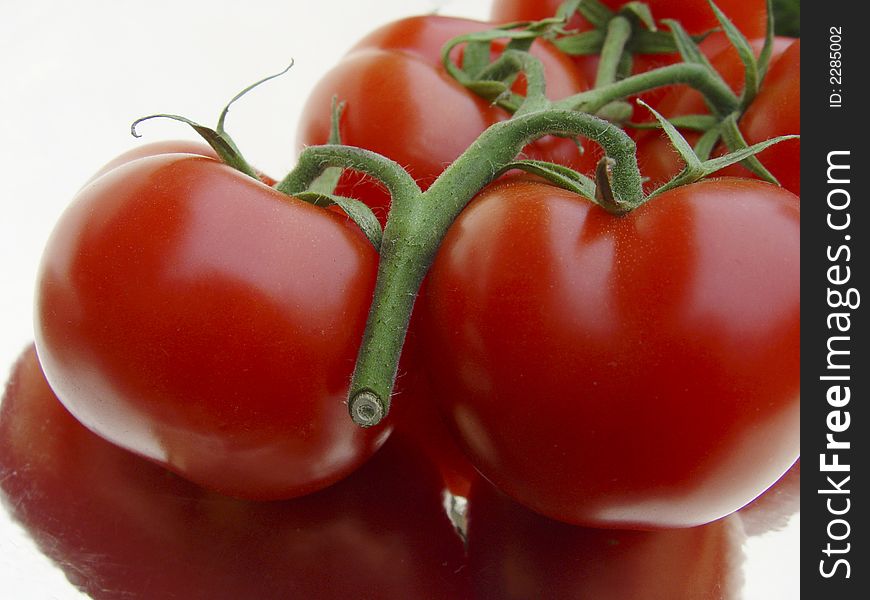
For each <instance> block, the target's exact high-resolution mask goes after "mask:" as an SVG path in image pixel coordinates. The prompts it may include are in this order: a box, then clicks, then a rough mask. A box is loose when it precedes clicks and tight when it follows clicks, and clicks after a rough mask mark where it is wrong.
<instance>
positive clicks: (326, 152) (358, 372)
mask: <svg viewBox="0 0 870 600" xmlns="http://www.w3.org/2000/svg"><path fill="white" fill-rule="evenodd" d="M545 135H567V136H583V137H587V138H589V139H592V140H594V141H596V142H597V143H599V144H601V146H602V147H603V148H604V150H605V153H606V155H607V156H608V157H609V160H608V161H607V163H606V166H607V177H608V190H609V191H608V195H609V196H612V199H613V202H612V203H610V204H609V205H606V206H605V208H609V209H613V211H614V212H618V213H624V212H626V211H627V210H630V209H631V208H632V207H635V206H638V205H639V204H640V203H641V202H643V190H642V185H641V177H640V171H639V170H638V167H637V159H636V158H635V145H634V142H633V141H632V140H631V138H629V137H628V135H626V134H625V132H624V131H622V130H621V129H619V128H618V127H615V126H614V125H613V124H612V123H608V122H607V121H604V120H603V119H600V118H598V117H595V116H593V115H590V114H586V113H579V112H576V111H571V110H554V109H549V108H548V109H543V110H537V111H533V112H529V113H525V114H520V115H517V116H515V117H514V118H513V119H511V120H509V121H504V122H501V123H497V124H495V125H493V126H491V127H490V128H489V129H487V130H486V131H484V132H483V134H481V136H480V137H479V138H478V139H477V140H476V141H475V143H474V144H473V145H472V146H471V147H470V148H469V149H468V150H466V151H465V152H464V153H463V154H462V155H461V156H460V157H459V158H458V159H456V161H454V162H453V163H452V164H451V165H450V166H449V167H447V169H446V170H445V171H444V172H443V173H442V174H441V176H440V177H439V178H438V179H437V180H436V181H435V183H434V184H432V186H431V187H430V188H429V189H428V190H427V191H425V192H421V191H420V190H419V188H417V187H416V185H414V187H413V188H411V185H410V184H408V181H407V180H408V179H410V176H408V175H407V174H406V173H404V171H402V173H404V175H398V173H394V172H393V171H392V170H391V169H392V167H391V168H390V169H386V167H385V165H386V164H387V163H389V162H391V161H386V159H379V160H377V161H375V162H374V163H373V164H365V165H363V163H362V162H361V161H360V158H361V157H363V156H364V157H366V160H368V159H370V158H371V156H369V155H370V154H371V153H367V152H365V151H361V150H359V149H356V148H346V147H341V146H332V147H311V148H308V149H306V150H305V151H304V152H303V153H302V155H301V156H300V164H299V166H298V167H297V169H296V170H295V171H294V172H293V173H291V174H290V175H288V177H287V178H286V179H285V180H284V182H282V183H281V184H280V186H279V187H282V188H285V189H287V190H288V191H291V192H292V190H294V189H297V188H299V187H302V186H304V185H305V184H306V182H307V181H309V180H311V178H313V177H316V176H317V175H318V174H319V173H320V172H321V171H322V169H324V168H325V166H326V165H327V163H328V165H329V166H336V165H339V164H343V165H344V166H347V167H350V168H356V169H358V170H363V172H365V173H367V174H369V175H372V176H375V177H378V178H379V179H381V180H382V181H383V182H384V183H385V184H386V185H387V187H388V188H389V189H390V190H391V192H392V191H393V190H394V189H395V190H396V191H397V192H399V193H397V194H393V199H392V207H391V209H390V215H389V218H388V220H387V225H386V227H385V229H384V236H383V242H382V244H381V249H380V252H381V261H380V264H379V266H378V277H377V283H376V285H375V292H374V299H373V301H372V304H371V309H370V311H369V317H368V321H367V323H366V329H365V333H364V334H363V339H362V343H361V345H360V350H359V354H358V356H357V363H356V368H355V370H354V374H353V378H352V381H351V385H350V391H349V397H348V409H349V412H350V414H351V418H353V420H354V421H355V422H356V423H357V424H358V425H361V426H363V427H371V426H373V425H376V424H377V423H378V422H380V420H381V419H383V417H385V416H386V415H387V413H388V412H389V408H390V397H391V395H392V391H393V386H394V384H395V379H396V374H397V370H398V364H399V357H400V355H401V351H402V346H403V345H404V340H405V335H406V333H407V329H408V324H409V323H410V319H411V311H412V310H413V307H414V300H415V298H416V295H417V293H418V291H419V289H420V285H421V284H422V281H423V278H424V276H425V275H426V273H427V272H428V270H429V268H430V266H431V265H432V262H433V261H434V259H435V254H436V252H437V250H438V247H439V245H440V244H441V240H442V239H443V238H444V236H445V235H446V233H447V230H448V228H449V227H450V225H451V224H452V223H453V221H454V219H455V218H456V217H457V216H458V215H459V213H460V212H461V211H462V209H463V208H464V207H465V205H466V204H467V203H468V202H469V201H470V200H471V198H473V197H474V196H475V195H476V194H477V193H478V192H479V191H480V190H481V189H482V188H483V187H484V186H486V185H487V184H488V183H490V182H491V181H492V180H493V179H495V178H496V177H497V176H498V174H499V173H500V172H501V170H502V169H504V168H505V167H507V166H508V165H510V164H511V163H512V162H513V160H514V159H515V157H516V156H517V155H518V154H520V152H521V151H522V149H523V148H524V147H525V146H526V145H528V144H529V143H531V142H532V141H534V140H536V139H538V138H540V137H542V136H545ZM361 152H362V153H364V154H363V155H361V154H360V153H361ZM385 161H386V162H385ZM392 164H393V165H395V163H392ZM361 166H362V167H363V168H360V167H361ZM395 166H396V167H398V166H397V165H395ZM385 169H386V170H385ZM379 175H388V176H389V178H390V179H389V180H388V179H386V178H382V177H381V176H379Z"/></svg>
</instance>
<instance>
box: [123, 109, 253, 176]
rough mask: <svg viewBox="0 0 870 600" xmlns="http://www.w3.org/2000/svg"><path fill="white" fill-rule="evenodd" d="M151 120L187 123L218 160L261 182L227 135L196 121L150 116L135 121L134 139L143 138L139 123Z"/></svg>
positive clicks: (132, 132)
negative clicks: (138, 127)
mask: <svg viewBox="0 0 870 600" xmlns="http://www.w3.org/2000/svg"><path fill="white" fill-rule="evenodd" d="M150 119H172V120H173V121H180V122H181V123H186V124H188V125H190V126H191V127H192V128H193V130H194V131H196V132H197V133H198V134H199V135H200V136H201V137H202V139H204V140H205V141H206V142H207V143H208V145H209V146H211V147H212V149H214V151H215V152H216V153H217V155H218V158H220V159H221V162H223V163H224V164H226V165H229V166H230V167H232V168H234V169H236V170H237V171H241V172H242V173H244V174H245V175H249V176H251V177H253V178H254V179H256V180H257V181H259V180H260V176H259V175H258V174H257V171H256V170H254V168H253V167H252V166H251V165H249V164H248V162H247V161H246V160H245V159H244V158H243V157H242V155H241V154H240V153H239V150H238V148H236V145H235V143H233V141H232V140H230V139H228V138H227V136H226V135H221V134H219V133H218V132H217V131H215V130H214V129H212V128H211V127H206V126H205V125H200V124H199V123H196V122H194V121H191V120H190V119H188V118H187V117H182V116H180V115H169V114H157V115H148V116H147V117H141V118H139V119H136V120H135V121H133V124H132V125H131V126H130V133H131V134H133V137H142V136H141V134H140V133H139V132H138V131H136V127H137V126H138V125H139V123H142V122H143V121H148V120H150Z"/></svg>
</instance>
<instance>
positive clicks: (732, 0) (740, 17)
mask: <svg viewBox="0 0 870 600" xmlns="http://www.w3.org/2000/svg"><path fill="white" fill-rule="evenodd" d="M560 4H562V0H496V2H495V3H494V4H493V7H492V20H493V21H495V22H497V23H506V22H510V21H527V20H539V19H543V18H546V17H551V16H553V15H555V14H556V9H557V8H558V7H559V5H560ZM604 4H605V5H607V6H608V7H609V8H611V9H613V10H618V9H619V7H620V6H622V5H623V4H626V0H604ZM645 4H647V5H649V7H650V9H651V10H652V15H653V17H654V18H655V19H656V20H657V21H661V20H662V19H676V20H677V21H679V22H680V23H682V25H683V27H684V28H685V29H686V31H688V32H689V33H691V34H700V33H704V32H707V31H710V30H712V29H716V28H719V27H720V25H719V21H718V20H716V16H715V14H714V13H713V11H712V10H711V8H710V5H709V3H708V2H707V0H647V1H646V2H645ZM716 5H717V6H718V7H719V8H720V9H721V10H722V12H724V13H725V14H726V15H728V18H729V19H731V21H732V22H733V23H734V25H736V26H737V28H738V29H740V31H741V32H743V35H745V36H746V37H748V38H756V37H762V36H764V32H765V29H766V15H767V9H766V3H765V0H718V1H717V2H716ZM569 25H570V27H571V28H573V29H578V30H581V31H585V30H588V29H591V28H592V26H591V25H590V24H589V23H588V22H587V21H586V20H585V19H583V18H582V17H579V16H578V17H575V18H574V19H573V20H572V21H571V23H570V24H569ZM663 29H664V28H663ZM665 30H666V29H665ZM723 38H725V36H724V34H722V33H715V34H712V35H711V36H709V37H708V38H707V40H705V41H706V42H707V45H705V46H702V49H705V48H707V47H710V48H721V47H722V44H723V43H724V42H722V41H721V40H722V39H723ZM679 59H680V57H679V54H676V53H674V54H654V55H653V54H650V55H642V54H639V55H636V56H635V57H634V72H635V73H643V72H645V71H649V70H650V69H654V68H656V67H661V66H665V65H669V64H673V63H675V62H678V61H679ZM575 62H576V63H577V65H578V66H579V67H580V71H581V72H582V73H583V74H584V76H585V77H586V78H587V79H588V80H589V81H595V72H596V69H597V68H598V57H597V56H577V57H575ZM658 97H659V93H658V92H652V93H645V94H644V99H646V100H647V101H648V102H650V103H654V102H655V100H656V99H657V98H658Z"/></svg>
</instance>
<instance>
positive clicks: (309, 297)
mask: <svg viewBox="0 0 870 600" xmlns="http://www.w3.org/2000/svg"><path fill="white" fill-rule="evenodd" d="M376 263H377V254H376V252H375V250H374V248H373V247H372V246H371V244H370V243H369V242H368V240H367V239H366V238H365V237H364V235H363V234H362V232H361V231H360V230H359V229H358V228H357V227H356V226H355V225H354V224H353V223H352V222H350V221H349V220H348V219H347V218H346V217H345V216H343V215H339V214H337V213H335V212H332V211H325V210H322V209H320V208H317V207H314V206H311V205H309V204H305V203H303V202H300V201H297V200H294V199H292V198H290V197H288V196H285V195H283V194H280V193H278V192H277V191H275V190H274V189H272V188H270V187H268V186H266V185H263V184H262V183H260V182H258V181H256V180H254V179H252V178H250V177H247V176H245V175H243V174H241V173H239V172H237V171H234V170H233V169H231V168H230V167H227V166H226V165H223V164H221V163H220V162H218V161H216V160H213V159H211V158H206V157H202V156H192V155H190V154H163V155H158V156H151V157H146V158H140V159H138V160H133V161H131V162H128V163H126V164H123V165H121V166H119V167H117V168H115V169H113V170H111V171H110V172H108V173H105V174H103V175H102V176H100V177H99V178H97V179H96V180H94V181H92V182H91V183H90V184H88V185H86V186H85V187H84V188H83V189H82V190H81V191H80V192H79V194H78V196H77V197H76V199H75V200H74V202H73V203H72V204H71V206H70V207H69V208H68V209H67V211H66V212H65V213H64V215H63V217H62V218H61V220H60V222H59V223H58V225H57V227H56V229H55V231H54V233H53V234H52V237H51V239H50V240H49V243H48V246H47V248H46V251H45V254H44V258H43V263H42V266H41V271H40V274H39V279H38V288H37V297H36V310H35V313H36V318H35V321H36V322H35V330H36V338H37V342H36V345H37V349H38V351H39V355H40V360H41V361H42V364H43V366H44V368H45V371H46V374H47V376H48V379H49V381H50V382H51V385H52V387H53V388H54V389H55V391H56V392H57V394H58V396H59V397H60V398H61V400H62V401H63V402H64V404H65V405H66V406H67V407H68V408H69V410H70V411H71V412H72V413H73V414H74V415H75V416H76V417H77V418H78V419H80V420H81V421H82V422H83V423H84V424H85V425H86V426H87V427H89V428H91V429H92V430H94V431H95V432H97V433H99V434H100V435H102V436H104V437H105V438H107V439H108V440H110V441H112V442H114V443H116V444H118V445H121V446H123V447H125V448H127V449H129V450H132V451H133V452H136V453H137V454H140V455H142V456H145V457H147V458H149V459H151V460H154V461H157V462H159V463H161V464H164V465H166V466H167V467H169V468H170V469H172V470H174V471H176V472H177V473H180V474H182V475H184V476H185V477H188V478H190V479H191V480H193V481H195V482H197V483H200V484H202V485H205V486H207V487H210V488H212V489H215V490H218V491H222V492H225V493H228V494H233V495H239V496H244V497H253V498H279V497H291V496H298V495H301V494H305V493H308V492H311V491H314V490H316V489H320V488H322V487H325V486H327V485H329V484H331V483H334V482H335V481H337V480H338V479H340V478H342V477H344V476H345V475H347V474H348V473H349V472H351V471H352V470H354V469H355V468H357V467H358V466H359V465H360V464H361V463H362V462H363V461H365V460H366V459H367V458H368V457H369V456H370V455H371V454H372V453H373V452H374V451H375V449H376V448H377V447H378V446H379V445H380V444H381V443H382V442H383V440H384V439H385V436H386V435H387V434H388V433H389V428H388V427H387V428H384V429H379V430H377V431H366V430H363V429H360V428H359V427H357V426H355V425H354V424H353V423H352V422H351V421H350V419H349V418H348V415H347V407H346V404H345V399H346V393H347V386H348V383H349V380H350V374H351V370H352V369H353V364H354V360H355V358H356V353H357V350H358V348H359V343H360V339H361V336H362V331H363V327H364V324H365V319H366V315H367V312H368V307H369V304H370V302H371V297H372V290H373V286H374V280H375V271H376Z"/></svg>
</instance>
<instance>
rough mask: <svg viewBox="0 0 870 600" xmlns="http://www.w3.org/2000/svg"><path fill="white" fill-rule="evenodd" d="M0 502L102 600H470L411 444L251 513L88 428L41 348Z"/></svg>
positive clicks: (459, 552) (14, 417) (437, 496)
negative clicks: (46, 365)
mask: <svg viewBox="0 0 870 600" xmlns="http://www.w3.org/2000/svg"><path fill="white" fill-rule="evenodd" d="M0 498H2V499H3V500H5V504H6V506H8V507H9V510H10V511H11V512H12V515H13V516H14V517H15V518H16V520H17V521H18V522H19V523H20V524H21V525H22V526H23V527H24V528H25V529H26V530H27V532H28V534H29V535H30V536H31V537H32V539H33V540H34V542H35V543H36V544H37V546H38V547H39V548H40V549H41V550H42V551H43V552H44V553H46V555H48V556H49V557H50V558H51V559H52V560H53V561H54V562H55V563H56V564H57V565H58V566H59V567H60V568H61V569H63V571H64V572H65V573H66V575H67V577H68V578H69V579H70V581H71V582H72V583H73V584H74V585H76V586H77V587H79V588H80V589H82V590H83V591H84V592H85V593H87V594H88V596H89V597H92V598H95V599H97V600H105V599H121V598H125V599H127V598H142V599H151V598H190V599H198V598H203V599H205V598H208V599H224V598H225V599H238V598H319V599H330V598H382V599H385V600H386V599H391V598H392V599H406V598H423V599H432V600H441V599H443V598H456V599H458V600H461V599H462V598H467V597H468V596H469V594H468V585H469V584H468V570H467V569H464V568H463V566H464V563H465V560H464V548H463V544H462V541H461V539H460V538H459V536H457V535H456V534H455V532H454V529H453V527H452V525H451V523H450V521H449V520H448V518H447V515H446V513H445V512H444V510H443V508H442V497H441V482H440V479H439V476H438V474H437V472H436V471H435V470H434V469H433V468H432V466H431V464H429V463H428V462H426V461H425V460H424V459H423V458H422V456H421V455H420V454H419V452H418V451H417V450H416V449H415V448H414V447H413V446H411V445H409V444H408V443H407V442H406V441H404V440H402V439H399V438H398V437H393V438H391V439H390V440H389V442H388V443H387V444H386V445H385V447H384V448H383V449H382V450H381V451H380V452H379V453H378V454H377V456H375V457H374V458H373V459H372V460H371V461H369V462H368V463H367V464H366V465H364V466H363V467H362V468H361V469H360V470H359V471H357V472H355V473H354V474H353V475H351V476H350V477H348V478H347V479H345V480H343V481H341V482H339V483H338V484H336V485H334V486H332V487H330V488H329V489H327V490H322V491H320V492H318V493H316V494H312V495H309V496H306V497H304V498H298V499H294V500H287V501H281V502H250V501H245V500H237V499H233V498H229V497H225V496H221V495H218V494H215V493H213V492H209V491H207V490H204V489H202V488H200V487H198V486H196V485H193V484H191V483H189V482H188V481H186V480H184V479H182V478H180V477H176V476H175V475H173V474H172V473H170V472H168V471H166V470H164V469H162V468H160V467H158V466H156V465H154V464H152V463H150V462H148V461H145V460H142V459H141V458H139V457H137V456H134V455H133V454H131V453H129V452H127V451H125V450H123V449H121V448H117V447H116V446H114V445H112V444H109V443H107V442H106V441H105V440H103V439H101V438H100V437H98V436H96V435H94V434H93V433H91V432H90V431H88V430H87V429H85V428H84V427H83V426H82V425H81V424H80V423H78V422H77V421H76V420H75V419H74V418H73V417H72V416H71V415H70V414H69V413H68V412H67V411H66V410H65V409H64V408H63V406H62V405H61V404H60V403H59V402H58V401H57V398H56V397H55V396H54V394H53V393H52V391H51V389H50V388H49V387H48V384H47V382H46V380H45V378H44V377H43V375H42V373H41V371H40V368H39V364H38V362H37V360H36V355H35V353H34V352H33V350H32V349H30V350H28V351H27V352H26V353H25V354H24V355H23V356H22V358H21V359H20V360H19V362H18V364H17V365H16V366H15V368H14V370H13V373H12V377H11V379H10V382H9V385H8V387H7V389H6V394H5V397H4V399H3V403H2V410H0ZM408 507H413V510H408Z"/></svg>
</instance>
